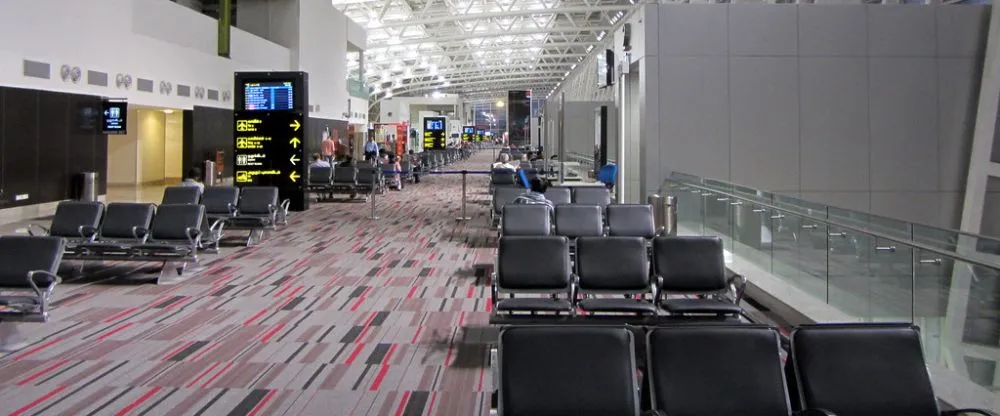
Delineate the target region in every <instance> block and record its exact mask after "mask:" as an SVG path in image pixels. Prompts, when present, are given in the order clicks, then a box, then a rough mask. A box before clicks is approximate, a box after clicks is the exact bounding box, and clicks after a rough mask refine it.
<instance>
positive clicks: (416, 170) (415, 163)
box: [410, 149, 422, 183]
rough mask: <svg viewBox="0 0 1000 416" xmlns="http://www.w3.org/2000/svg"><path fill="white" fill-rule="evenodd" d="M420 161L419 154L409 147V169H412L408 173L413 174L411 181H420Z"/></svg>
mask: <svg viewBox="0 0 1000 416" xmlns="http://www.w3.org/2000/svg"><path fill="white" fill-rule="evenodd" d="M421 163H422V162H421V160H420V155H418V154H416V153H414V152H413V149H410V169H412V172H410V173H411V174H412V175H413V183H420V167H421Z"/></svg>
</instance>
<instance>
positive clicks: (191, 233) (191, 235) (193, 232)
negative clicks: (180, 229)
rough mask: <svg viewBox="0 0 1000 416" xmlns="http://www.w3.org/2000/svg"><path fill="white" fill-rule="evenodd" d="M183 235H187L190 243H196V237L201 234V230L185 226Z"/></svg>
mask: <svg viewBox="0 0 1000 416" xmlns="http://www.w3.org/2000/svg"><path fill="white" fill-rule="evenodd" d="M184 235H186V236H187V238H188V242H189V243H191V245H197V244H198V237H200V236H201V230H199V229H197V228H193V227H187V228H185V229H184Z"/></svg>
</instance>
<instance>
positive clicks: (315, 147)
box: [302, 117, 347, 154]
mask: <svg viewBox="0 0 1000 416" xmlns="http://www.w3.org/2000/svg"><path fill="white" fill-rule="evenodd" d="M326 128H329V129H330V132H331V134H332V132H333V131H335V130H336V131H337V133H338V134H339V136H337V137H339V138H340V139H342V140H343V141H344V144H347V122H346V121H343V120H330V119H325V118H316V117H309V118H308V119H307V121H306V132H305V137H302V142H303V143H306V145H307V146H308V147H307V148H306V150H307V153H306V154H312V153H316V152H319V151H320V149H321V147H320V145H321V143H322V142H323V129H326Z"/></svg>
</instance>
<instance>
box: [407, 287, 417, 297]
mask: <svg viewBox="0 0 1000 416" xmlns="http://www.w3.org/2000/svg"><path fill="white" fill-rule="evenodd" d="M415 294H417V287H416V286H414V287H411V288H410V291H409V292H406V298H407V299H410V298H412V297H413V295H415Z"/></svg>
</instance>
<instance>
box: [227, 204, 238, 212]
mask: <svg viewBox="0 0 1000 416" xmlns="http://www.w3.org/2000/svg"><path fill="white" fill-rule="evenodd" d="M226 208H228V209H229V215H236V214H237V213H239V209H238V208H236V205H233V203H232V202H226Z"/></svg>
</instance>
